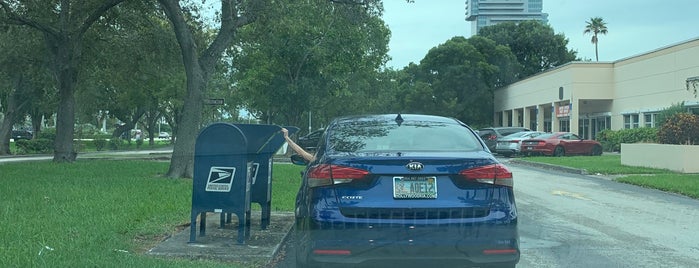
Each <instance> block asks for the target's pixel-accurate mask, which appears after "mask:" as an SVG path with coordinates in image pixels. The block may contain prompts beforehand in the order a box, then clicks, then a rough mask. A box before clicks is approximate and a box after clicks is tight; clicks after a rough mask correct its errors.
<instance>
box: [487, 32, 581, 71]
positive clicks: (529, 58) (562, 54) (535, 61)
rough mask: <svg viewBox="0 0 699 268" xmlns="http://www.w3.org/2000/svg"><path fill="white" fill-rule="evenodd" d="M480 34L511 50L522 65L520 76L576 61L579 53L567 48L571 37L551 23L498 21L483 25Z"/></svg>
mask: <svg viewBox="0 0 699 268" xmlns="http://www.w3.org/2000/svg"><path fill="white" fill-rule="evenodd" d="M478 35H479V36H483V37H486V38H489V39H491V40H493V41H495V43H497V44H498V45H505V46H508V47H509V48H510V50H512V53H514V54H515V56H516V57H517V61H518V62H519V63H520V64H521V65H522V72H521V73H519V74H517V77H518V78H525V77H528V76H532V75H535V74H537V73H539V72H542V71H545V70H548V69H550V68H554V67H556V66H561V65H563V64H566V63H568V62H571V61H574V60H576V54H577V52H575V51H573V50H569V49H568V48H567V45H568V39H567V38H566V37H565V36H564V35H563V34H556V33H554V31H553V28H551V26H549V25H547V24H544V23H542V22H539V21H534V20H531V21H523V22H519V23H514V22H505V23H498V24H496V25H492V26H488V27H484V28H483V29H481V30H480V31H479V32H478Z"/></svg>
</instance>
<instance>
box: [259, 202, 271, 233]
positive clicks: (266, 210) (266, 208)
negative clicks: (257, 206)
mask: <svg viewBox="0 0 699 268" xmlns="http://www.w3.org/2000/svg"><path fill="white" fill-rule="evenodd" d="M261 207H262V216H261V218H262V220H261V221H260V226H261V228H262V230H267V226H269V222H270V220H271V219H272V201H267V203H266V204H264V205H262V206H261Z"/></svg>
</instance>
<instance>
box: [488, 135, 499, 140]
mask: <svg viewBox="0 0 699 268" xmlns="http://www.w3.org/2000/svg"><path fill="white" fill-rule="evenodd" d="M497 139H498V136H496V135H490V136H488V140H491V141H494V140H497Z"/></svg>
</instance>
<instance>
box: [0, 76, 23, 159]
mask: <svg viewBox="0 0 699 268" xmlns="http://www.w3.org/2000/svg"><path fill="white" fill-rule="evenodd" d="M13 80H14V81H13V82H14V83H13V85H12V88H11V89H10V93H9V94H8V96H7V110H6V112H5V119H4V120H3V121H2V125H0V155H9V154H11V152H10V138H12V127H13V126H14V125H15V122H17V119H18V117H20V116H21V115H22V113H21V112H20V110H22V106H24V105H25V103H22V104H19V103H17V94H18V92H19V91H21V90H22V87H23V85H22V84H23V82H24V77H23V76H22V75H21V74H20V75H17V76H16V77H14V78H13Z"/></svg>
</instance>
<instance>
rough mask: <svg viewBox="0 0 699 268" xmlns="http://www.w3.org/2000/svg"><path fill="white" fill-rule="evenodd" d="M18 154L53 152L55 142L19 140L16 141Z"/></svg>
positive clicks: (39, 139)
mask: <svg viewBox="0 0 699 268" xmlns="http://www.w3.org/2000/svg"><path fill="white" fill-rule="evenodd" d="M16 146H17V153H18V154H37V153H42V154H45V153H51V152H53V140H49V139H43V138H38V139H33V140H18V141H16Z"/></svg>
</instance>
